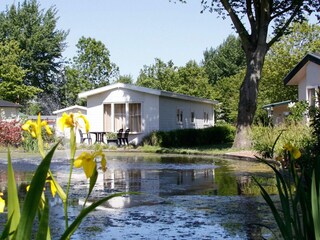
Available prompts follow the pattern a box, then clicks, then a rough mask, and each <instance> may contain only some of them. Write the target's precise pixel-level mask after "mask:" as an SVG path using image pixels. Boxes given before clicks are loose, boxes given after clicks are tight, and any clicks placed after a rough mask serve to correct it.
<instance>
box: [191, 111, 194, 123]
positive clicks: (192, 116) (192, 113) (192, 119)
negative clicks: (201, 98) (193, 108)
mask: <svg viewBox="0 0 320 240" xmlns="http://www.w3.org/2000/svg"><path fill="white" fill-rule="evenodd" d="M191 123H194V112H191Z"/></svg>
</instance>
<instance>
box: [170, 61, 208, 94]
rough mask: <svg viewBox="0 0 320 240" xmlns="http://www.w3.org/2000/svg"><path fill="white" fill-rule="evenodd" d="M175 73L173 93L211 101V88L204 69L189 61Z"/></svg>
mask: <svg viewBox="0 0 320 240" xmlns="http://www.w3.org/2000/svg"><path fill="white" fill-rule="evenodd" d="M177 73H178V77H177V81H176V83H175V86H174V88H173V91H174V92H178V93H182V94H187V95H191V96H195V97H202V98H208V99H213V87H212V86H211V84H210V83H209V78H208V75H207V73H206V71H205V68H204V67H202V66H199V64H197V63H196V62H195V61H189V62H187V63H186V66H184V67H179V68H178V72H177Z"/></svg>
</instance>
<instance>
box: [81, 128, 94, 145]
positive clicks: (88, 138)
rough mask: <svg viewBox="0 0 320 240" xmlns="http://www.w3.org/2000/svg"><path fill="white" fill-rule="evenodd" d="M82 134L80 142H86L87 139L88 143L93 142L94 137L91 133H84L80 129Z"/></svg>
mask: <svg viewBox="0 0 320 240" xmlns="http://www.w3.org/2000/svg"><path fill="white" fill-rule="evenodd" d="M79 135H80V143H84V141H85V140H88V144H92V138H91V135H90V133H83V132H82V131H81V129H79Z"/></svg>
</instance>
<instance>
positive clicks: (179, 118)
mask: <svg viewBox="0 0 320 240" xmlns="http://www.w3.org/2000/svg"><path fill="white" fill-rule="evenodd" d="M182 119H183V111H182V110H181V109H177V122H178V123H182Z"/></svg>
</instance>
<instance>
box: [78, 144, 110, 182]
mask: <svg viewBox="0 0 320 240" xmlns="http://www.w3.org/2000/svg"><path fill="white" fill-rule="evenodd" d="M97 157H101V167H102V170H103V171H105V170H106V163H107V161H106V158H105V155H104V154H103V153H102V151H101V150H100V151H97V152H94V153H88V152H82V153H81V154H80V156H79V157H77V158H76V159H75V161H74V167H76V168H80V167H82V168H83V171H84V173H85V174H86V177H87V178H90V177H91V176H92V174H93V173H94V170H95V169H96V161H95V159H96V158H97Z"/></svg>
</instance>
